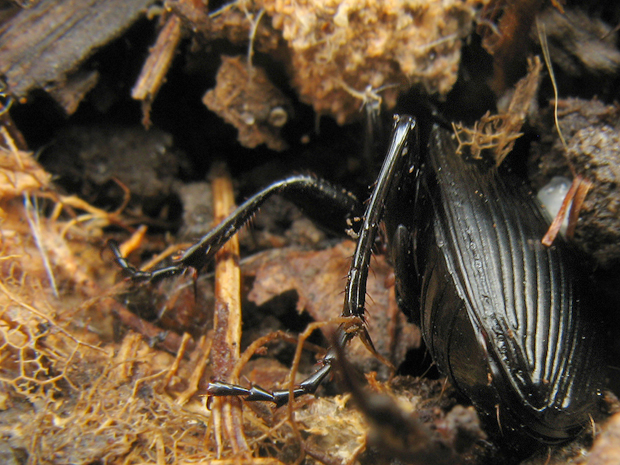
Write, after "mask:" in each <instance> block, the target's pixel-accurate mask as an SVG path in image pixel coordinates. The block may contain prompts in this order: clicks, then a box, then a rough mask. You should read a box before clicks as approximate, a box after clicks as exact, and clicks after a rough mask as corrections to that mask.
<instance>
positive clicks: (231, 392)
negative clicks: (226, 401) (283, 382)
mask: <svg viewBox="0 0 620 465" xmlns="http://www.w3.org/2000/svg"><path fill="white" fill-rule="evenodd" d="M334 358H335V352H334V351H333V350H330V351H329V352H328V353H327V354H326V355H325V357H324V358H323V360H322V362H321V367H320V368H319V369H318V370H316V371H315V372H314V373H313V374H312V375H310V376H309V377H308V378H306V379H305V380H304V381H302V382H301V383H300V384H298V385H297V386H295V388H294V389H293V397H294V398H297V397H299V396H303V395H305V394H313V393H314V392H315V391H316V390H317V389H318V387H319V386H320V385H321V383H322V382H323V381H324V380H325V378H326V377H327V375H329V373H330V372H331V369H332V363H333V361H334ZM207 394H208V395H210V396H216V397H219V396H224V397H226V396H241V397H243V398H244V400H248V401H257V400H258V401H265V402H273V403H274V404H276V406H277V407H281V406H282V405H284V404H286V403H287V402H288V400H289V396H290V392H289V390H288V389H287V390H279V391H267V390H266V389H263V388H262V387H260V386H251V387H249V388H244V387H242V386H239V385H236V384H229V383H222V382H219V381H215V382H212V383H209V384H208V385H207Z"/></svg>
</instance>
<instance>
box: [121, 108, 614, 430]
mask: <svg viewBox="0 0 620 465" xmlns="http://www.w3.org/2000/svg"><path fill="white" fill-rule="evenodd" d="M416 139H417V130H416V123H415V120H413V119H412V118H411V117H408V116H400V117H396V118H395V123H394V129H393V133H392V138H391V141H390V146H389V149H388V153H387V157H386V159H385V162H384V164H383V167H382V169H381V172H380V174H379V176H378V178H377V182H376V184H375V186H374V189H373V192H372V195H371V199H370V201H369V203H368V204H367V206H366V209H365V213H363V214H362V207H361V205H360V203H359V202H358V201H357V200H356V199H355V198H354V197H353V196H352V195H350V194H348V193H347V192H345V191H343V190H341V189H337V188H335V187H333V186H331V185H330V184H328V183H326V182H325V181H322V180H319V179H316V178H314V177H311V176H303V175H300V176H293V177H290V178H287V179H285V180H283V181H280V182H278V183H274V184H273V185H271V186H269V187H267V188H266V189H265V190H263V191H261V192H259V193H258V194H256V195H255V196H253V197H252V198H250V199H249V200H247V201H246V202H245V203H244V204H243V205H241V206H240V207H239V208H238V209H237V210H236V211H235V212H234V213H233V214H232V215H231V216H230V217H229V218H228V219H227V220H225V221H224V222H223V223H221V224H220V225H219V226H217V227H216V228H215V229H214V230H213V231H212V232H211V233H209V234H208V235H207V236H205V237H204V238H202V239H201V240H200V241H199V242H198V243H197V244H195V245H194V246H192V247H191V248H190V249H188V250H187V251H186V252H185V254H184V255H183V256H182V257H181V258H180V259H179V260H178V261H177V262H176V263H175V264H174V265H173V266H170V267H167V268H164V269H161V270H157V271H155V272H152V273H147V272H141V271H139V270H137V269H135V268H133V267H131V266H130V265H129V264H128V263H127V262H126V261H125V259H124V258H123V257H121V256H120V253H119V252H118V249H117V248H116V247H115V245H114V244H112V248H113V250H114V251H115V254H116V257H117V262H118V263H119V264H120V266H121V267H123V268H124V269H125V270H126V271H127V272H128V274H130V275H131V276H132V277H133V279H134V280H155V279H160V278H164V277H167V276H171V275H174V274H177V273H180V272H182V271H183V270H184V269H186V268H187V267H194V268H201V267H203V266H204V265H205V264H206V263H207V261H208V260H209V259H210V258H212V257H213V255H214V253H215V251H217V249H218V248H219V247H220V246H221V245H222V244H223V243H225V242H226V241H227V240H228V239H229V238H230V237H231V236H232V235H233V234H234V233H235V232H236V231H237V230H238V229H239V228H240V227H241V226H243V225H244V224H245V223H246V222H247V221H248V219H249V218H250V217H251V216H252V215H253V214H254V213H255V212H256V210H257V209H258V208H259V207H260V205H261V204H262V203H263V202H264V201H265V200H266V199H267V198H268V197H269V196H271V195H272V194H274V193H279V194H282V195H285V196H289V197H290V198H292V199H293V200H294V201H297V202H298V203H299V202H301V203H305V204H306V205H313V206H314V207H317V206H318V207H319V208H318V210H320V211H323V212H327V213H328V215H327V217H331V218H335V219H338V220H339V221H343V219H345V218H348V223H343V226H342V228H345V227H346V226H344V224H349V225H351V222H352V221H353V219H354V218H356V217H357V218H359V221H358V223H361V224H357V225H356V226H355V228H354V229H355V231H356V237H357V248H356V251H355V254H354V256H353V261H352V264H351V268H350V271H349V276H348V280H347V287H346V292H345V302H344V309H343V315H345V316H359V317H362V318H363V316H364V312H365V310H364V303H365V294H366V279H367V276H368V268H369V264H370V257H371V254H372V249H373V245H374V244H375V239H376V236H377V233H378V229H379V227H380V223H381V222H384V223H385V225H386V232H387V239H388V246H389V248H388V250H389V252H390V255H391V259H392V262H393V264H394V268H395V275H396V286H397V287H396V289H397V296H398V300H399V304H400V306H401V308H402V309H403V311H405V312H406V313H407V314H408V315H409V316H410V317H412V319H414V320H416V321H417V322H418V323H419V324H420V326H421V328H422V333H423V336H424V340H425V342H426V344H427V347H428V349H429V351H430V353H431V355H432V357H433V359H434V360H435V362H436V363H437V366H438V367H439V369H440V370H441V371H442V372H443V373H445V374H446V375H447V376H448V377H449V378H450V380H451V382H452V383H453V384H454V386H455V387H456V388H457V389H458V390H459V391H460V392H461V393H463V394H464V395H465V396H467V397H468V398H469V399H471V401H472V403H473V404H474V405H475V406H476V407H477V408H478V410H479V411H480V412H481V413H482V414H484V415H486V416H489V417H492V418H493V419H494V421H497V422H498V423H499V424H500V426H501V428H502V430H503V432H504V434H507V433H508V431H509V430H517V431H519V432H520V433H525V434H527V435H529V436H532V437H534V438H536V439H538V440H540V441H543V442H559V441H563V440H566V439H570V438H572V437H573V436H574V435H575V434H577V433H578V432H579V431H580V430H581V429H582V428H583V426H584V425H585V424H586V423H587V422H588V421H589V413H590V412H591V411H592V410H593V409H594V407H595V404H596V402H597V397H598V396H599V394H600V389H601V387H602V384H603V375H602V372H603V371H602V369H601V368H602V362H601V356H600V347H599V342H600V341H598V340H597V339H596V338H597V335H596V331H595V327H594V326H595V325H594V324H592V322H590V321H588V316H587V315H586V312H587V309H586V308H585V307H584V304H583V302H584V301H583V299H582V289H581V285H582V284H581V282H580V280H579V279H577V275H576V273H575V271H574V268H573V265H572V263H571V260H572V258H571V254H570V253H569V252H568V250H567V248H566V247H565V245H564V244H563V243H562V242H561V241H559V242H558V243H556V244H555V245H553V246H552V247H545V246H543V245H542V244H541V238H542V237H543V235H544V233H545V231H546V228H547V225H546V222H545V220H544V219H543V216H542V214H541V212H540V209H539V206H538V204H537V203H536V202H535V200H533V198H532V196H531V195H530V194H529V193H528V192H527V190H526V189H525V188H524V187H523V186H522V185H521V184H520V183H519V182H513V181H511V180H510V179H507V180H505V179H503V178H500V177H499V176H498V174H497V170H496V168H495V167H494V166H488V165H485V164H484V163H483V162H481V161H479V160H465V159H464V158H463V157H462V156H460V155H457V154H456V151H457V147H456V142H455V140H454V136H453V135H452V134H451V133H450V132H449V131H447V130H445V129H441V128H439V127H434V128H433V129H432V131H431V134H430V142H429V145H428V151H427V155H426V156H425V157H424V159H422V156H421V155H420V151H419V150H418V142H417V140H416ZM354 335H359V336H361V337H362V338H363V340H364V341H365V342H366V343H367V345H369V346H370V347H372V342H371V341H370V338H369V336H368V334H367V331H366V328H365V326H364V325H360V326H359V328H357V331H355V333H352V332H351V331H348V332H345V331H341V332H340V342H341V343H346V342H347V341H348V340H349V339H350V338H351V337H353V336H354ZM334 357H335V352H334V351H330V352H328V354H327V356H326V357H325V358H324V360H323V362H322V365H321V367H320V368H319V369H318V370H317V372H316V373H315V374H314V375H313V376H312V377H311V378H309V379H308V380H306V381H305V382H304V383H302V384H301V385H299V386H298V387H297V388H296V389H295V391H294V395H295V396H298V395H302V394H307V393H311V392H314V390H316V388H317V386H318V385H319V384H320V383H321V381H322V380H323V379H324V378H325V377H326V376H327V375H328V373H329V372H330V370H331V366H332V363H333V361H334ZM208 391H209V393H210V394H211V395H224V396H225V395H239V396H244V397H245V398H246V399H247V400H266V401H272V402H275V403H276V404H279V405H281V404H283V403H285V402H287V400H288V395H289V394H288V391H276V392H269V391H266V390H264V389H262V388H260V387H257V386H254V387H251V388H244V387H241V386H234V385H230V384H226V383H218V382H215V383H211V384H210V385H209V388H208Z"/></svg>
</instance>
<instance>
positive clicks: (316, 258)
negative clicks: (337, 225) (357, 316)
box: [244, 241, 420, 371]
mask: <svg viewBox="0 0 620 465" xmlns="http://www.w3.org/2000/svg"><path fill="white" fill-rule="evenodd" d="M354 249H355V244H354V243H353V242H349V241H346V242H342V243H339V244H337V245H336V246H334V247H332V248H329V249H326V250H321V251H302V250H299V249H297V248H294V247H291V248H285V249H278V250H270V251H267V252H263V253H261V254H258V255H256V256H254V257H252V259H250V260H249V261H247V262H246V264H245V265H244V273H245V274H249V275H255V276H256V279H255V281H254V286H253V288H252V290H251V291H250V293H249V295H248V298H249V299H250V300H252V301H253V302H255V303H256V304H257V305H261V304H263V303H265V302H267V301H268V300H270V299H272V298H274V297H276V296H278V295H280V294H282V293H284V292H286V291H290V290H291V289H294V290H296V291H297V294H298V296H299V300H298V302H297V310H298V311H299V312H302V311H304V310H305V311H307V312H308V313H309V314H310V316H312V318H313V319H314V320H315V321H327V320H330V319H332V318H336V317H338V316H340V313H341V311H342V308H343V299H344V294H343V290H344V287H345V284H346V276H347V271H348V267H349V264H350V258H351V256H352V255H353V252H354ZM390 272H391V268H390V266H389V265H388V264H387V262H386V260H385V258H384V257H382V256H374V257H373V260H372V264H371V272H370V274H369V276H368V287H367V293H368V296H369V297H368V299H367V303H366V308H367V319H368V325H369V329H370V336H371V338H372V340H373V342H374V344H375V347H376V349H377V351H378V352H379V353H380V354H381V355H383V356H384V357H386V358H388V360H391V361H392V362H393V363H394V364H396V365H398V364H399V363H400V362H401V361H402V360H403V359H404V356H405V353H406V352H407V350H409V349H411V348H414V347H418V346H419V344H420V332H419V329H418V328H417V327H415V326H414V325H412V324H410V323H408V322H407V321H406V318H405V316H404V315H403V314H402V312H401V311H400V310H399V309H398V306H397V304H396V302H395V299H394V292H393V288H388V287H387V286H386V284H385V282H386V280H387V278H388V275H389V274H390ZM355 341H356V342H355ZM355 341H354V343H353V344H351V347H350V348H349V349H348V350H347V355H349V356H350V357H351V359H352V360H353V361H354V362H355V363H356V364H360V362H361V363H362V364H363V365H364V370H365V371H369V370H371V369H375V370H376V369H378V367H379V366H378V363H377V361H376V359H375V358H374V357H373V356H372V355H371V354H370V353H369V352H368V350H367V349H366V348H365V347H364V346H363V344H361V343H359V341H357V340H355ZM358 343H359V344H358ZM362 360H363V362H362Z"/></svg>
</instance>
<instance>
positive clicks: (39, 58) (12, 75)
mask: <svg viewBox="0 0 620 465" xmlns="http://www.w3.org/2000/svg"><path fill="white" fill-rule="evenodd" d="M151 3H153V0H132V1H126V0H46V1H44V2H39V3H38V4H36V5H35V6H33V7H32V8H29V9H23V10H21V11H20V12H19V13H18V14H16V15H15V16H14V17H12V18H11V19H10V20H9V21H7V22H6V23H4V24H2V25H1V26H0V74H1V75H3V76H4V77H5V79H6V82H7V85H8V88H9V91H10V93H11V94H12V95H13V96H15V97H17V98H20V99H22V98H25V97H27V94H28V92H30V91H31V90H34V89H38V88H43V89H45V90H51V89H54V88H57V87H64V86H65V84H66V80H67V76H68V75H70V74H72V73H73V72H74V71H76V70H77V68H78V66H79V65H80V64H81V63H82V62H83V61H84V60H85V59H86V58H88V57H89V56H90V55H91V54H92V53H93V52H94V51H95V50H96V49H97V48H98V47H101V46H103V45H105V44H107V43H108V42H110V41H111V40H112V39H114V38H116V37H118V36H119V35H120V34H121V33H122V32H123V31H124V30H125V29H127V28H128V27H129V26H131V24H132V23H133V22H134V21H135V20H136V19H138V18H139V17H140V16H141V15H142V14H143V13H144V12H145V10H146V8H147V7H148V6H149V5H150V4H151Z"/></svg>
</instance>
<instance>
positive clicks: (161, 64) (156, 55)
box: [131, 15, 183, 128]
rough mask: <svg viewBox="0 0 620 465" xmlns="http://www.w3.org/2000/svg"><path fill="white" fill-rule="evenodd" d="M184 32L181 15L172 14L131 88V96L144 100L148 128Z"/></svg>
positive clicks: (143, 117)
mask: <svg viewBox="0 0 620 465" xmlns="http://www.w3.org/2000/svg"><path fill="white" fill-rule="evenodd" d="M182 32H183V30H182V28H181V20H180V19H179V17H178V16H176V15H172V16H170V17H169V18H168V20H167V21H166V24H165V25H164V27H163V28H162V30H161V31H160V32H159V36H158V37H157V42H156V43H155V45H154V46H153V47H152V48H151V51H150V54H149V57H148V58H147V59H146V61H145V62H144V66H143V67H142V71H141V72H140V77H138V81H137V82H136V85H135V86H134V88H133V89H132V90H131V98H133V99H135V100H140V101H142V124H143V125H144V127H146V128H148V127H149V126H150V125H151V117H150V114H151V105H152V104H153V100H155V97H156V96H157V92H159V89H160V87H161V86H162V85H163V83H164V82H165V79H166V74H167V73H168V69H170V65H172V60H173V59H174V55H175V53H176V51H177V46H178V45H179V42H180V41H181V36H182Z"/></svg>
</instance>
